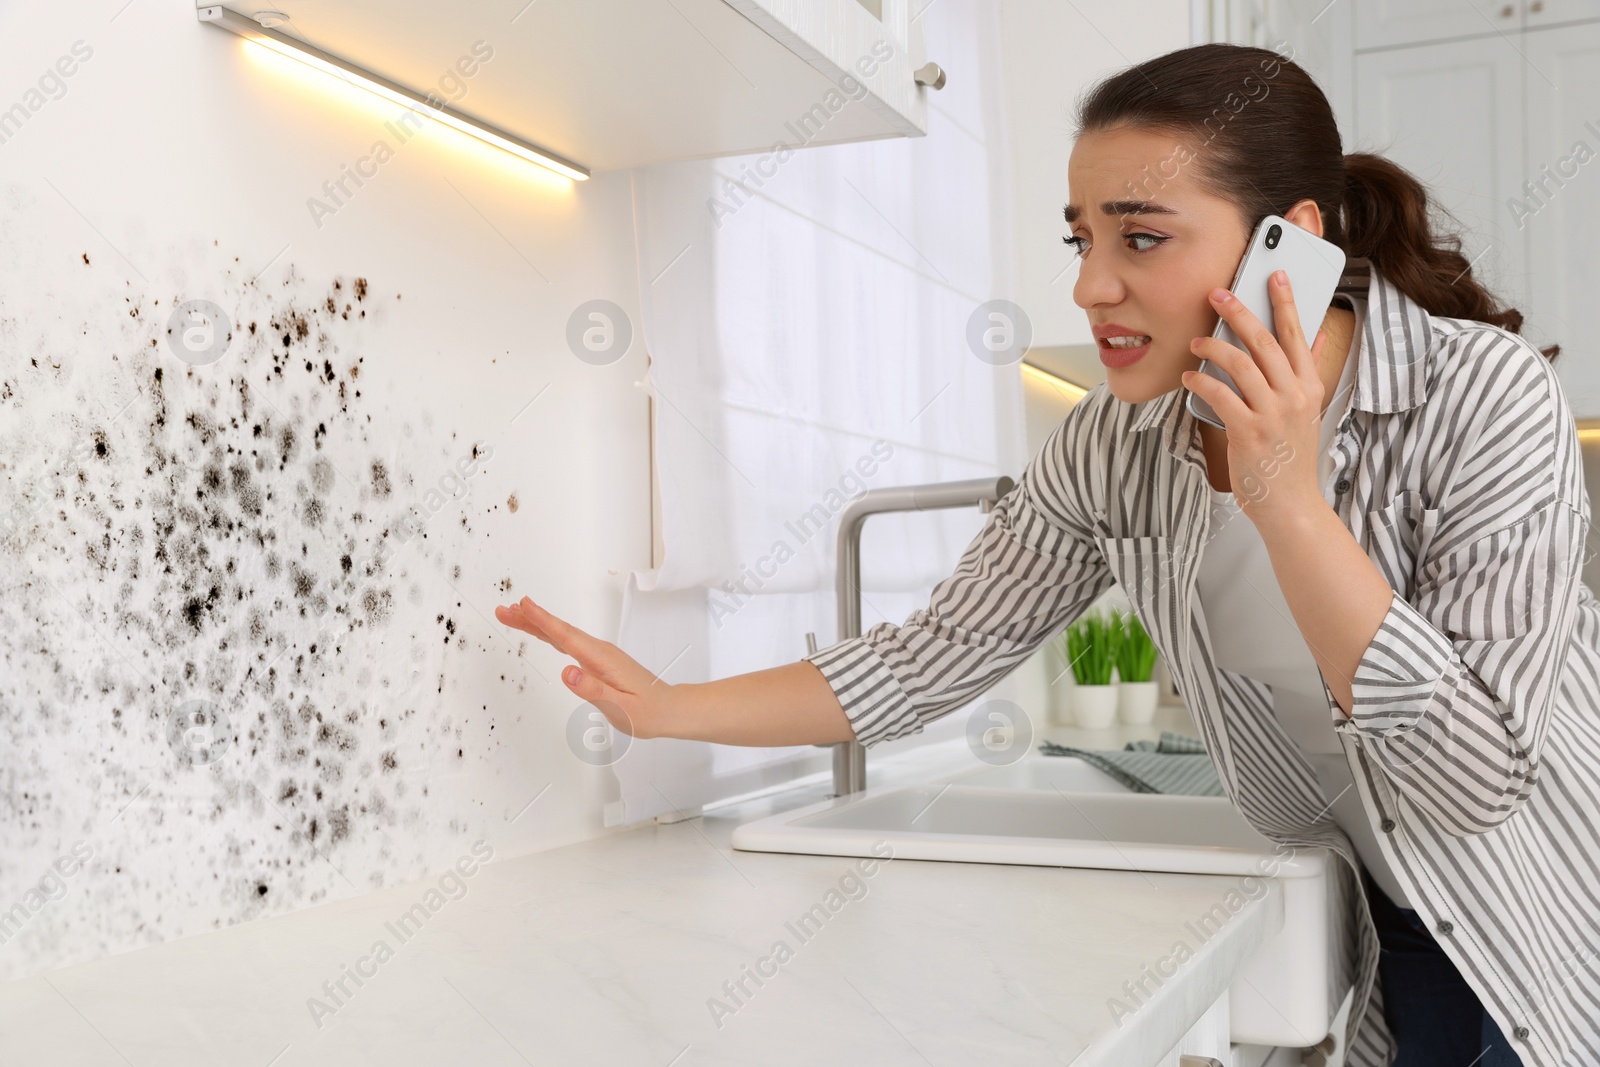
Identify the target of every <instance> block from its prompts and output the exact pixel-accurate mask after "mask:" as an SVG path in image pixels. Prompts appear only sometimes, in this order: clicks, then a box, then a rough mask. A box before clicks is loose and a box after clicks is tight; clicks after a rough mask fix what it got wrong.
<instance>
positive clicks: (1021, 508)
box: [805, 394, 1112, 746]
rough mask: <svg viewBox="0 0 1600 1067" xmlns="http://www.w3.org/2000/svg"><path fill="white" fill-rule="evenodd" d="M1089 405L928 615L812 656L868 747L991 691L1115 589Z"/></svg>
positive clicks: (1055, 440)
mask: <svg viewBox="0 0 1600 1067" xmlns="http://www.w3.org/2000/svg"><path fill="white" fill-rule="evenodd" d="M1092 395H1093V394H1091V396H1092ZM1089 403H1090V401H1089V399H1087V398H1086V399H1085V400H1083V401H1080V402H1079V403H1078V404H1077V405H1076V406H1075V407H1074V408H1073V410H1072V411H1071V412H1069V414H1068V416H1067V418H1066V419H1065V420H1063V422H1062V423H1061V425H1059V426H1057V427H1056V429H1055V430H1054V431H1053V432H1052V434H1051V436H1050V438H1049V439H1048V440H1047V441H1046V443H1045V445H1044V447H1043V448H1042V449H1040V451H1039V454H1038V455H1037V456H1035V457H1034V459H1033V460H1032V461H1031V462H1030V463H1029V464H1028V467H1027V469H1026V470H1025V471H1024V472H1023V475H1022V478H1021V479H1020V480H1019V482H1018V483H1017V485H1016V487H1015V488H1013V489H1012V490H1011V491H1010V492H1009V493H1007V494H1006V495H1005V496H1003V497H1001V498H1000V500H999V501H998V502H996V504H995V506H994V508H993V509H992V510H991V511H990V512H989V515H988V518H987V520H986V521H985V522H984V525H983V528H982V529H981V530H980V531H979V532H978V535H977V536H976V537H975V538H974V539H973V540H972V542H971V544H969V545H968V546H967V548H966V550H965V552H964V553H963V554H962V556H961V560H960V562H959V564H958V565H957V567H956V570H955V572H954V573H953V574H951V575H950V577H948V578H945V579H943V580H942V581H940V582H939V584H938V585H936V586H935V587H934V590H933V593H932V596H931V597H930V598H929V602H928V606H927V607H926V608H919V609H918V610H916V611H914V612H912V613H911V615H910V616H909V617H908V618H907V619H906V621H905V622H904V623H903V624H901V625H898V626H896V625H895V624H893V623H889V622H880V623H878V624H876V625H874V626H872V627H870V628H869V629H867V630H866V632H865V633H863V634H862V635H861V636H860V637H853V638H849V639H846V640H844V641H840V642H839V643H837V644H834V645H830V646H828V647H827V648H824V649H819V650H818V651H816V652H813V653H811V654H810V655H808V656H806V657H805V658H806V659H807V660H809V661H810V662H811V663H813V664H815V665H816V666H817V668H818V669H819V670H820V671H821V672H822V674H823V677H824V678H826V679H827V681H828V684H829V685H830V686H832V688H833V691H834V694H835V695H836V696H837V697H838V699H839V703H840V704H841V705H842V706H843V707H844V711H845V714H846V715H847V716H848V717H849V719H850V723H851V726H852V727H853V729H854V730H855V734H856V739H857V740H858V741H860V742H861V743H862V744H864V745H868V746H871V745H874V744H877V743H878V742H880V741H888V740H892V739H894V738H897V737H903V736H905V735H907V734H913V733H918V732H920V731H921V730H922V729H923V728H924V727H925V726H926V725H927V724H928V723H930V722H932V721H934V720H935V719H938V718H940V717H942V716H944V715H947V714H949V713H950V712H952V711H954V710H956V709H957V708H959V707H961V706H962V705H964V704H965V703H967V702H968V701H970V700H972V699H973V698H974V697H976V696H978V695H979V694H981V693H983V692H984V691H986V690H987V689H989V688H990V687H991V686H993V685H994V684H995V683H997V682H999V681H1000V680H1001V679H1002V678H1004V677H1005V676H1006V675H1007V674H1009V673H1010V672H1011V671H1012V670H1014V669H1015V668H1016V667H1018V666H1019V665H1020V664H1021V663H1022V662H1023V661H1024V660H1026V659H1027V658H1028V656H1029V655H1031V654H1032V652H1033V651H1034V649H1036V648H1037V647H1038V646H1039V645H1040V644H1041V643H1042V642H1044V641H1045V640H1046V639H1047V638H1049V637H1051V636H1052V635H1054V634H1056V633H1058V632H1059V631H1060V630H1061V628H1062V627H1063V626H1065V625H1066V624H1067V623H1068V622H1070V621H1072V620H1073V619H1074V618H1076V617H1077V616H1078V615H1079V614H1081V613H1082V611H1083V610H1084V608H1086V607H1087V606H1088V605H1089V604H1090V603H1091V602H1093V601H1094V600H1095V598H1096V597H1098V596H1099V595H1100V594H1101V593H1103V592H1104V591H1105V590H1106V589H1107V588H1108V587H1109V586H1110V584H1111V581H1112V578H1111V573H1110V569H1109V567H1108V566H1107V565H1106V561H1105V558H1104V556H1103V555H1102V553H1101V551H1100V548H1099V545H1098V543H1097V542H1096V541H1095V540H1094V538H1093V536H1092V534H1091V531H1090V527H1089V525H1088V523H1087V521H1086V519H1085V515H1086V512H1085V510H1084V508H1083V506H1082V497H1083V495H1084V490H1083V488H1082V486H1083V480H1082V479H1083V471H1082V469H1081V468H1082V465H1083V459H1082V457H1083V452H1082V451H1081V450H1080V449H1081V448H1082V447H1083V446H1084V442H1086V441H1087V440H1089V439H1090V438H1088V437H1087V436H1086V435H1085V433H1084V429H1083V423H1084V421H1085V417H1086V416H1087V415H1088V411H1087V406H1088V405H1089Z"/></svg>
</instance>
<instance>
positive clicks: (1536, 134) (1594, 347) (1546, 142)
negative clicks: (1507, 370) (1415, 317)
mask: <svg viewBox="0 0 1600 1067" xmlns="http://www.w3.org/2000/svg"><path fill="white" fill-rule="evenodd" d="M1523 40H1524V47H1523V51H1524V53H1525V54H1526V55H1527V57H1528V68H1529V69H1528V75H1527V79H1526V85H1527V95H1528V106H1527V115H1528V130H1527V136H1528V163H1527V168H1526V170H1527V174H1526V175H1525V180H1526V181H1527V182H1528V183H1529V187H1528V188H1527V189H1522V188H1519V189H1517V190H1514V191H1513V193H1512V203H1511V204H1509V205H1507V208H1506V211H1505V213H1506V214H1507V216H1508V217H1509V216H1510V215H1512V214H1516V215H1517V216H1518V218H1519V220H1520V222H1521V223H1522V225H1523V227H1524V229H1525V231H1526V233H1527V234H1528V261H1529V266H1530V276H1531V279H1532V292H1531V293H1530V294H1529V297H1528V300H1527V302H1526V303H1524V304H1519V305H1518V307H1520V308H1521V310H1522V312H1523V314H1524V315H1526V316H1527V322H1525V323H1524V325H1523V332H1524V333H1526V334H1527V336H1528V338H1529V339H1530V340H1532V341H1533V342H1534V343H1535V344H1539V345H1547V344H1550V343H1552V342H1554V343H1557V344H1560V345H1561V355H1560V356H1559V357H1557V359H1556V362H1555V366H1556V370H1557V372H1558V374H1559V376H1560V378H1561V384H1562V388H1563V389H1564V390H1565V391H1566V393H1567V401H1568V403H1569V404H1571V406H1572V410H1573V413H1574V414H1575V415H1577V416H1578V417H1579V418H1590V417H1595V416H1600V342H1597V340H1596V338H1597V337H1600V301H1597V300H1596V299H1595V292H1596V290H1597V289H1600V254H1597V253H1596V251H1595V248H1594V246H1595V243H1596V242H1600V107H1597V106H1596V101H1600V23H1588V24H1586V25H1579V26H1567V27H1563V28H1560V29H1549V30H1534V31H1531V32H1529V33H1527V34H1525V35H1524V38H1523ZM1518 185H1519V186H1521V182H1519V183H1518Z"/></svg>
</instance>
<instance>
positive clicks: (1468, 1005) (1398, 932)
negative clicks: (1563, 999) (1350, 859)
mask: <svg viewBox="0 0 1600 1067" xmlns="http://www.w3.org/2000/svg"><path fill="white" fill-rule="evenodd" d="M1361 882H1362V885H1363V887H1364V888H1365V890H1366V894H1367V903H1368V906H1369V907H1370V908H1371V909H1372V920H1373V922H1374V923H1375V924H1376V925H1377V927H1378V944H1379V946H1380V948H1379V952H1378V980H1379V981H1380V982H1382V983H1383V1015H1384V1018H1385V1019H1386V1020H1387V1021H1388V1023H1389V1030H1390V1032H1391V1033H1393V1034H1394V1038H1395V1043H1396V1045H1397V1049H1398V1051H1397V1053H1396V1055H1395V1059H1394V1063H1393V1065H1392V1067H1469V1065H1471V1067H1522V1058H1521V1057H1520V1056H1518V1055H1517V1054H1516V1052H1514V1051H1512V1048H1511V1043H1510V1042H1509V1041H1507V1040H1506V1038H1505V1035H1504V1034H1502V1033H1501V1032H1500V1027H1499V1025H1498V1024H1497V1023H1496V1022H1495V1021H1494V1019H1493V1017H1491V1016H1490V1015H1489V1013H1488V1012H1487V1011H1485V1010H1484V1009H1483V1003H1482V1002H1481V1001H1479V1000H1478V995H1477V994H1476V993H1474V992H1473V991H1472V987H1471V986H1469V985H1468V984H1467V980H1466V979H1465V978H1463V977H1461V972H1460V971H1458V970H1457V969H1456V965H1455V964H1454V963H1451V962H1450V957H1449V956H1446V955H1445V954H1444V950H1442V949H1441V948H1440V947H1439V943H1438V942H1437V941H1435V940H1434V939H1433V935H1432V934H1430V933H1429V932H1428V928H1427V925H1426V924H1425V923H1424V922H1423V921H1422V919H1421V918H1420V917H1418V915H1417V913H1416V912H1415V911H1413V910H1412V909H1410V908H1402V907H1400V906H1399V905H1398V904H1396V903H1395V902H1394V901H1392V900H1390V899H1389V896H1388V894H1386V893H1385V892H1384V891H1383V890H1382V889H1381V888H1379V887H1378V885H1377V883H1375V882H1373V880H1372V877H1371V875H1369V874H1367V872H1366V870H1365V869H1363V870H1362V872H1361Z"/></svg>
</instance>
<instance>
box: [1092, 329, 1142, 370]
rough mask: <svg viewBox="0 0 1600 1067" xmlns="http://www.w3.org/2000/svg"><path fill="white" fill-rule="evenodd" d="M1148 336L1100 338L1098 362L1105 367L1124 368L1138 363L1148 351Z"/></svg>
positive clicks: (1131, 335)
mask: <svg viewBox="0 0 1600 1067" xmlns="http://www.w3.org/2000/svg"><path fill="white" fill-rule="evenodd" d="M1150 341H1151V338H1150V335H1149V334H1130V335H1128V336H1126V337H1102V338H1100V362H1101V363H1103V364H1105V365H1106V366H1107V367H1126V366H1128V365H1129V364H1132V363H1136V362H1138V361H1139V360H1140V359H1141V358H1143V356H1144V354H1145V353H1146V352H1148V351H1150Z"/></svg>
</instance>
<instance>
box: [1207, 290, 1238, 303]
mask: <svg viewBox="0 0 1600 1067" xmlns="http://www.w3.org/2000/svg"><path fill="white" fill-rule="evenodd" d="M1211 299H1212V300H1215V301H1216V302H1217V303H1219V304H1226V303H1227V302H1228V301H1229V300H1231V299H1233V297H1232V295H1231V294H1230V293H1229V292H1228V290H1226V289H1222V288H1217V289H1213V290H1211Z"/></svg>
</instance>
